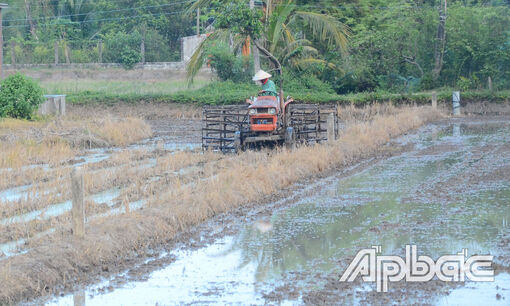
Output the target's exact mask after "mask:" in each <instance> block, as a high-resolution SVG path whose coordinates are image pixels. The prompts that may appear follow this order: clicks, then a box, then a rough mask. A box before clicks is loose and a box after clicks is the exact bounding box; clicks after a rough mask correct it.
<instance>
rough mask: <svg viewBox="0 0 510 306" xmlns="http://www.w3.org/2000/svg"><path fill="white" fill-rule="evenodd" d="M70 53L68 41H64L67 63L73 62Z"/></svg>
mask: <svg viewBox="0 0 510 306" xmlns="http://www.w3.org/2000/svg"><path fill="white" fill-rule="evenodd" d="M69 53H70V52H69V46H68V45H67V42H65V41H64V54H65V56H66V64H71V58H70V56H69Z"/></svg>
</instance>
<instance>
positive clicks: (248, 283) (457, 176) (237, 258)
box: [52, 121, 510, 305]
mask: <svg viewBox="0 0 510 306" xmlns="http://www.w3.org/2000/svg"><path fill="white" fill-rule="evenodd" d="M508 135H510V125H509V124H508V123H507V121H498V122H495V121H492V122H491V121H489V122H478V123H476V122H475V123H468V122H465V121H458V122H456V123H454V124H452V125H451V126H449V127H438V126H429V127H426V128H424V129H421V130H420V132H419V134H418V133H417V134H413V135H409V136H405V137H402V138H401V139H399V143H398V144H396V145H412V149H410V150H408V151H406V152H405V153H402V154H400V155H397V156H395V157H391V158H388V159H385V160H382V161H380V162H378V163H375V164H373V165H372V166H369V167H366V168H365V169H364V170H363V171H361V172H358V173H356V174H354V175H350V176H341V175H339V176H337V177H335V176H333V177H329V178H327V179H323V180H321V181H319V182H318V184H319V185H320V186H321V188H320V189H319V191H317V192H312V193H311V194H312V195H311V196H310V195H309V194H310V192H309V193H308V195H305V194H307V193H306V192H305V191H303V194H304V195H303V196H302V197H301V196H298V197H297V198H299V199H300V200H298V201H296V202H294V203H293V204H292V205H290V206H289V205H287V206H285V207H284V208H282V209H278V210H276V211H275V212H274V213H273V214H272V215H271V216H267V218H265V219H264V221H260V220H259V221H256V222H254V223H252V224H248V225H244V226H242V227H241V228H242V229H241V230H240V231H239V233H238V234H237V235H234V236H227V237H224V238H222V239H219V240H217V241H216V242H215V243H213V244H211V245H209V246H208V247H205V248H201V249H198V250H179V251H174V252H173V253H172V254H168V256H170V255H171V256H175V257H176V261H175V262H173V263H171V264H170V265H168V266H166V267H165V268H163V269H161V270H158V271H155V272H153V273H151V274H150V275H148V277H147V279H146V280H143V281H131V282H128V283H127V284H126V285H122V286H120V287H118V288H113V287H110V289H111V290H110V292H108V293H103V292H104V290H102V289H100V288H104V287H107V288H108V287H109V286H111V285H110V284H109V282H108V281H105V282H104V283H102V284H99V285H96V286H92V287H90V288H88V290H87V291H86V292H85V295H83V293H77V294H76V295H75V296H73V295H68V296H65V297H62V298H60V299H57V300H54V301H52V303H55V304H70V303H72V301H73V299H75V301H76V300H79V301H82V302H83V301H84V302H85V304H86V305H104V304H149V305H154V304H173V303H191V302H202V303H207V304H210V303H217V304H223V303H243V304H263V303H265V302H267V301H269V302H282V303H286V302H289V303H293V302H312V303H320V302H326V303H328V302H336V303H341V304H343V303H354V304H366V303H386V302H387V303H392V302H393V303H403V302H413V301H414V302H418V301H419V302H426V303H430V304H437V305H452V304H453V305H455V304H465V303H466V302H467V301H468V302H470V303H477V302H479V303H488V304H501V305H504V304H508V303H510V275H509V274H508V273H507V272H505V271H508V270H509V269H510V259H509V256H510V252H509V249H508V241H509V237H510V225H509V221H510V220H509V219H510V206H509V205H508V203H510V182H509V181H508V178H509V173H510V137H509V136H508ZM505 241H507V242H506V243H505ZM406 244H413V245H416V246H417V248H418V254H419V255H427V256H430V257H432V258H433V259H437V258H438V257H440V256H443V255H450V254H457V253H458V252H460V251H461V250H462V249H464V248H466V249H467V251H468V257H469V256H471V255H473V254H479V255H485V254H491V255H494V262H495V263H496V264H498V266H499V267H502V268H501V269H497V271H496V275H495V282H490V283H473V282H466V283H438V281H435V282H431V283H421V284H420V283H418V284H416V283H414V284H410V283H407V284H406V283H403V282H400V283H398V284H393V283H390V284H389V292H388V293H376V291H375V284H374V283H362V282H359V281H358V282H356V283H353V284H349V285H348V286H347V285H345V283H342V284H340V282H339V278H340V275H341V274H342V273H343V271H344V270H345V269H346V267H347V265H348V264H349V262H350V261H351V260H352V259H353V257H354V256H355V254H356V253H357V252H358V251H360V250H361V249H365V248H370V247H371V246H376V245H377V246H381V248H382V254H384V255H398V256H402V257H403V256H404V255H405V245H406ZM344 285H345V286H344ZM416 285H418V286H416ZM98 289H100V290H98Z"/></svg>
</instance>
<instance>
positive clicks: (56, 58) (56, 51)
mask: <svg viewBox="0 0 510 306" xmlns="http://www.w3.org/2000/svg"><path fill="white" fill-rule="evenodd" d="M55 65H58V41H55Z"/></svg>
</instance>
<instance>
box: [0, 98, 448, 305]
mask: <svg viewBox="0 0 510 306" xmlns="http://www.w3.org/2000/svg"><path fill="white" fill-rule="evenodd" d="M440 116H441V115H440V114H439V113H438V112H437V111H434V110H432V109H431V108H423V107H422V108H404V109H401V110H395V112H394V114H390V115H385V116H381V115H375V116H374V117H373V118H371V119H370V121H368V122H361V123H354V124H352V125H350V126H349V127H348V128H347V129H346V130H345V131H344V132H343V133H342V135H341V136H340V138H339V139H338V140H337V141H336V142H335V143H333V144H328V145H315V146H303V147H299V148H297V149H295V150H292V151H288V150H281V151H275V152H271V153H269V154H268V153H266V152H246V153H242V154H240V155H238V156H235V157H232V158H226V159H223V160H221V162H222V164H221V167H218V168H217V169H218V170H217V174H216V175H215V176H214V177H213V178H211V179H208V180H198V181H197V182H196V184H188V185H185V186H182V185H181V186H179V185H174V186H168V189H169V191H168V192H166V193H164V194H158V195H157V196H155V197H152V198H151V199H149V203H150V205H149V207H147V208H145V209H143V210H141V211H137V212H131V213H127V214H124V215H119V216H116V217H109V218H101V219H97V220H93V221H91V222H90V223H89V224H87V226H86V238H85V239H82V240H77V239H74V238H73V237H72V235H71V234H70V233H69V231H63V232H58V233H56V234H55V235H51V236H48V237H44V238H43V239H41V240H39V241H37V243H36V244H35V247H34V248H32V249H31V250H29V251H28V252H27V253H26V254H22V255H18V256H15V257H10V258H7V259H5V260H3V261H1V262H0V283H1V284H2V286H1V287H0V303H2V302H3V303H13V302H17V301H21V300H27V299H30V298H34V297H37V296H41V295H46V294H53V293H57V292H58V290H62V289H64V290H65V289H70V288H72V287H73V284H75V283H76V282H83V281H90V280H91V279H92V277H93V276H94V275H98V274H99V273H101V271H102V270H104V269H112V268H113V267H116V266H119V265H120V264H121V263H122V262H124V261H125V260H127V259H133V258H135V257H136V256H140V255H143V254H144V252H146V251H147V250H148V249H150V248H151V247H154V246H158V245H162V244H164V243H166V242H168V241H171V240H172V238H173V237H174V236H175V234H176V233H177V232H179V231H181V230H186V229H188V228H189V227H190V226H193V225H195V224H198V223H200V222H202V221H204V220H206V219H207V218H209V217H211V216H213V215H215V214H218V213H222V212H226V211H229V210H231V209H233V208H235V207H238V206H240V205H245V204H247V203H250V202H254V201H257V200H259V199H261V198H263V197H265V196H268V195H270V194H273V193H275V192H277V191H278V190H280V189H281V188H284V187H286V186H289V185H291V184H293V183H295V182H297V181H298V180H300V179H304V178H311V177H313V176H314V175H316V174H318V173H320V172H323V171H326V170H331V169H334V168H336V167H340V166H343V165H348V164H351V163H353V162H355V161H356V160H359V159H361V158H364V157H367V156H369V155H371V154H374V153H375V152H377V150H378V149H380V148H381V146H382V145H383V144H385V143H387V142H388V141H389V140H390V138H391V137H395V136H398V135H400V134H402V133H405V132H406V131H408V130H410V129H414V128H417V127H419V126H420V125H423V124H424V123H426V122H429V121H432V120H435V119H438V118H440ZM197 154H198V153H197Z"/></svg>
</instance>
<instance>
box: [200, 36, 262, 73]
mask: <svg viewBox="0 0 510 306" xmlns="http://www.w3.org/2000/svg"><path fill="white" fill-rule="evenodd" d="M207 53H208V54H209V59H208V63H209V64H210V65H211V67H212V68H213V69H214V70H215V71H216V73H217V74H218V77H219V78H220V80H222V81H227V80H230V81H233V82H239V83H241V82H249V81H250V80H251V77H252V75H253V68H252V67H253V65H252V64H253V63H252V62H251V61H250V58H249V57H245V56H241V57H237V56H235V55H234V54H233V53H232V51H231V50H230V47H229V46H228V45H226V44H221V43H219V44H215V45H213V46H210V47H208V48H207Z"/></svg>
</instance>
